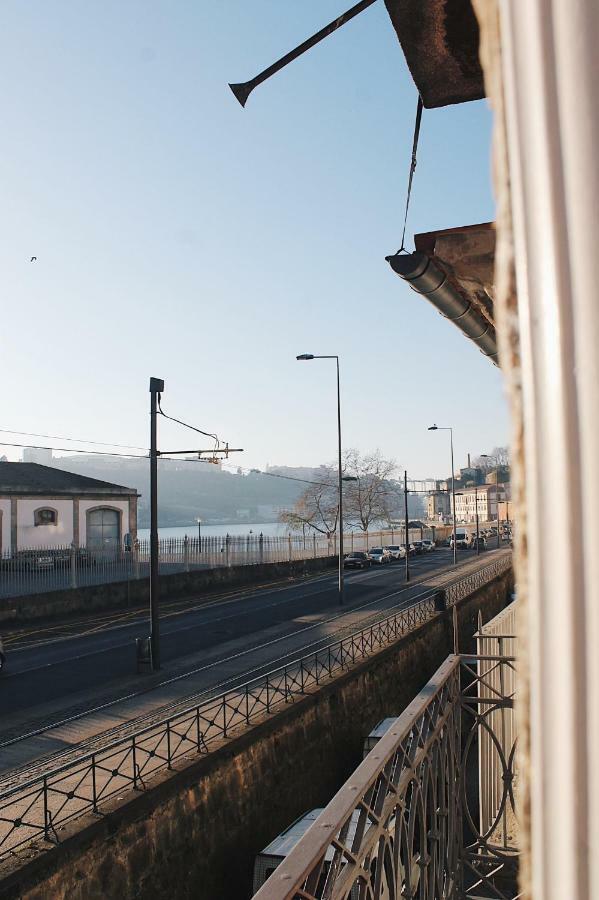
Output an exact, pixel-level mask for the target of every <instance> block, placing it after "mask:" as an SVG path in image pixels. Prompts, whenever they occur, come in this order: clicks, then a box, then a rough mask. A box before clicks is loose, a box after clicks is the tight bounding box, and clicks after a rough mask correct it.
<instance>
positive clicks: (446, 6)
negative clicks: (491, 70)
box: [385, 0, 485, 108]
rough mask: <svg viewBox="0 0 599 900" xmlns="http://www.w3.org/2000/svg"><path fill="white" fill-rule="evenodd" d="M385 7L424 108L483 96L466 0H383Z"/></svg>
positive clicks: (476, 31) (473, 28)
mask: <svg viewBox="0 0 599 900" xmlns="http://www.w3.org/2000/svg"><path fill="white" fill-rule="evenodd" d="M385 5H386V7H387V10H388V12H389V16H390V18H391V22H392V23H393V27H394V28H395V31H396V33H397V37H398V39H399V43H400V44H401V47H402V50H403V52H404V55H405V58H406V62H407V64H408V68H409V70H410V72H411V74H412V78H413V79H414V82H415V84H416V87H417V89H418V91H419V93H420V96H421V97H422V102H423V103H424V106H426V107H427V108H433V107H437V106H449V105H450V104H452V103H465V102H467V101H469V100H480V99H482V98H483V97H484V96H485V84H484V79H483V72H482V68H481V65H480V62H479V58H478V44H479V29H478V20H477V18H476V16H475V14H474V10H473V9H472V4H471V2H470V0H385Z"/></svg>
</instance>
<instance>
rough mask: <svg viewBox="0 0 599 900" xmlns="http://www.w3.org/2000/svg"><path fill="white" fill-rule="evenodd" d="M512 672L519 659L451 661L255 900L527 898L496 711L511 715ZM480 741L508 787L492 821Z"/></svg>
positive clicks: (508, 753) (509, 766) (509, 757)
mask: <svg viewBox="0 0 599 900" xmlns="http://www.w3.org/2000/svg"><path fill="white" fill-rule="evenodd" d="M514 671H515V661H514V658H513V657H507V656H504V657H498V656H488V657H480V656H450V657H448V659H447V660H446V661H445V662H444V663H443V665H442V666H441V667H440V668H439V669H438V670H437V672H436V674H435V675H434V677H433V678H432V679H431V680H430V681H429V682H428V684H427V685H426V687H425V688H424V689H423V690H422V691H421V692H420V693H419V694H418V696H417V697H416V698H415V699H414V700H413V701H412V703H410V705H409V706H408V707H407V709H406V710H405V711H404V712H403V713H402V715H401V716H400V717H399V718H398V719H397V720H396V722H395V725H394V726H392V728H391V729H390V730H389V731H388V732H387V733H386V734H385V736H384V737H383V738H381V740H380V741H379V742H378V744H377V745H376V746H375V747H374V749H373V750H372V751H371V752H370V754H369V755H368V756H367V757H366V759H365V760H364V761H363V762H362V764H361V765H360V766H359V767H358V769H356V771H355V772H354V773H353V775H352V776H351V777H350V779H349V780H348V781H347V783H346V784H345V785H344V786H343V787H342V788H341V790H340V791H339V792H338V793H337V795H336V796H335V797H334V798H333V800H332V801H331V802H330V803H329V805H328V806H327V807H326V809H325V810H324V811H323V812H322V813H321V815H320V816H319V818H318V819H317V820H316V821H315V822H314V824H313V825H312V827H311V828H310V829H309V831H308V832H307V833H306V834H305V835H304V837H303V838H302V839H301V840H300V841H299V842H298V844H297V845H296V846H295V848H294V849H293V850H292V851H291V853H290V854H289V855H288V856H287V858H286V859H285V860H284V861H283V862H282V863H281V864H280V865H279V866H278V867H277V869H276V870H275V871H274V872H273V874H272V875H271V876H270V878H269V879H268V881H267V882H266V883H265V884H264V886H263V887H262V888H261V889H260V890H259V891H258V893H257V894H256V895H255V898H256V900H324V898H326V900H358V898H360V900H362V898H368V900H391V898H399V897H402V898H406V900H412V898H413V900H416V898H418V900H482V898H503V900H508V898H509V900H513V898H516V897H518V896H519V895H518V893H517V886H516V884H517V862H518V850H517V847H516V844H515V840H514V835H515V803H514V793H513V778H514V768H513V766H514V752H513V746H512V747H511V748H510V749H509V750H508V748H507V745H506V744H505V743H503V742H502V741H503V739H504V737H505V735H503V736H502V735H497V734H495V731H494V728H495V727H496V725H497V722H498V721H499V722H501V717H499V720H497V719H496V717H495V716H494V713H495V712H497V711H501V710H505V711H510V713H511V710H512V708H513V703H514V694H513V692H508V691H503V692H502V690H501V686H502V685H507V684H508V683H510V684H513V682H512V681H511V680H510V679H512V677H513V673H514ZM482 734H485V735H490V737H491V740H492V742H493V747H494V748H495V750H496V756H497V759H498V760H499V763H500V769H501V776H502V779H501V780H502V784H503V788H502V791H501V796H500V797H498V798H497V799H498V804H497V812H496V815H495V816H494V817H492V820H491V822H490V823H488V822H484V823H482V822H481V817H480V809H481V805H480V783H479V778H478V774H479V765H480V759H479V744H480V738H481V735H482ZM506 822H507V827H505V825H504V823H506Z"/></svg>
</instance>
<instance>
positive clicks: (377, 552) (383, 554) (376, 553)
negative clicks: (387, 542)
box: [368, 547, 391, 565]
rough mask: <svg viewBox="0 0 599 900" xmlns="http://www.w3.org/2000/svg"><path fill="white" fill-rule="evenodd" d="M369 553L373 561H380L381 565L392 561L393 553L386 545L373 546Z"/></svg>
mask: <svg viewBox="0 0 599 900" xmlns="http://www.w3.org/2000/svg"><path fill="white" fill-rule="evenodd" d="M368 555H369V557H370V559H371V560H372V562H373V563H378V564H379V565H382V564H383V563H390V562H391V554H390V553H389V551H388V550H385V549H384V547H371V548H370V550H369V551H368Z"/></svg>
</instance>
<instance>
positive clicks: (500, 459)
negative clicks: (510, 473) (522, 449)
mask: <svg viewBox="0 0 599 900" xmlns="http://www.w3.org/2000/svg"><path fill="white" fill-rule="evenodd" d="M474 465H475V466H476V468H477V469H482V470H483V471H484V472H491V471H493V469H496V468H497V466H499V467H500V468H502V469H509V466H510V451H509V448H508V447H493V450H492V451H491V453H489V454H488V455H487V456H477V457H476V459H475V460H474Z"/></svg>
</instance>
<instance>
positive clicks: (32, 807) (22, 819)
mask: <svg viewBox="0 0 599 900" xmlns="http://www.w3.org/2000/svg"><path fill="white" fill-rule="evenodd" d="M510 565H511V557H510V555H509V554H507V555H505V556H502V557H500V558H498V559H496V560H495V561H494V562H493V563H491V564H490V565H488V566H485V568H484V569H483V570H482V571H483V572H485V573H486V581H487V582H488V581H491V580H492V579H494V578H495V577H497V576H498V575H501V574H502V573H503V572H505V571H506V570H507V569H508V568H509V567H510ZM481 583H485V581H484V579H483V580H482V582H481ZM438 592H439V589H438V588H437V589H433V590H431V594H430V596H427V597H425V598H424V599H422V600H420V601H419V602H417V603H415V604H414V605H412V606H410V607H408V608H407V609H403V610H400V611H396V612H394V613H392V614H391V615H389V616H386V617H385V618H382V619H380V620H379V621H377V622H372V623H370V624H369V625H368V626H367V627H365V628H362V629H361V630H359V631H356V632H354V633H353V634H350V635H348V636H346V637H343V638H341V639H340V640H337V641H335V642H333V643H331V644H329V645H327V646H325V647H323V648H321V649H319V650H316V651H314V652H313V653H311V654H309V655H307V656H303V657H301V658H300V659H297V660H295V661H293V662H290V663H288V664H287V665H285V666H282V667H280V668H278V669H275V670H274V671H271V672H269V673H267V674H265V675H261V676H259V677H258V678H254V679H252V680H251V681H248V682H247V683H246V684H243V685H241V686H239V687H236V688H234V689H231V690H229V691H227V692H225V693H223V694H221V695H220V696H218V697H215V698H211V699H208V700H205V699H204V700H199V701H198V702H196V703H192V702H191V701H190V705H189V707H188V708H186V709H184V710H182V711H179V712H176V713H174V714H172V715H171V716H169V717H168V718H164V719H161V720H160V721H155V722H152V723H151V724H149V725H146V726H145V727H140V726H138V727H137V728H134V729H133V730H131V731H129V732H128V733H127V734H126V735H125V736H123V737H121V738H119V739H114V740H112V741H111V742H110V743H108V744H106V746H104V747H103V748H102V749H98V750H95V751H93V752H90V753H87V754H84V755H82V756H81V757H80V758H77V759H75V760H69V762H67V763H65V764H64V765H56V766H55V767H54V768H53V769H52V770H50V771H46V772H44V773H43V774H39V775H37V776H36V777H34V778H31V779H30V780H26V781H24V782H23V783H21V784H19V785H17V786H14V787H11V789H9V790H6V791H3V792H1V793H0V858H1V857H2V856H3V855H5V854H6V853H9V852H11V851H14V850H16V849H17V848H19V847H21V846H23V845H25V844H27V843H29V842H31V841H33V840H36V839H44V840H46V841H55V842H56V841H58V840H59V838H60V835H59V830H60V828H61V827H63V826H64V825H66V824H67V823H68V822H70V821H71V820H72V819H74V818H76V817H78V816H81V815H82V814H84V813H88V812H97V811H98V810H99V809H100V807H101V806H102V804H103V803H105V802H106V801H107V800H109V799H111V798H114V797H116V796H122V794H123V792H126V791H127V790H143V789H145V788H146V786H147V782H148V781H149V780H150V779H151V778H152V777H153V776H154V775H156V774H157V773H158V772H159V771H162V770H165V769H166V770H169V769H172V768H173V765H174V763H176V762H177V761H185V760H187V759H191V758H193V757H196V756H198V755H202V754H206V753H209V752H210V751H211V750H213V749H214V748H216V747H217V746H219V745H220V744H222V743H223V742H224V741H226V740H227V739H228V738H229V737H231V736H232V734H233V733H234V732H236V731H237V730H239V729H241V728H243V727H247V726H248V725H252V724H255V723H256V722H257V721H259V720H260V719H261V718H263V717H264V716H265V715H268V714H269V713H271V712H273V711H275V710H276V709H277V708H279V707H280V706H282V705H284V704H287V703H291V702H293V701H294V700H295V699H297V698H300V697H302V696H304V695H305V694H307V693H310V692H311V691H313V690H315V689H317V688H318V687H319V686H320V685H321V684H322V683H324V682H326V681H328V680H330V679H331V678H334V677H335V676H336V675H338V674H339V673H341V672H343V671H346V670H347V669H349V668H351V667H352V666H353V665H355V664H356V663H358V662H359V661H361V660H363V659H365V658H367V657H368V656H370V655H371V654H373V653H376V652H377V651H378V650H380V649H381V648H383V647H385V646H388V645H389V644H391V643H393V642H394V641H396V640H397V639H398V638H400V637H402V636H403V635H405V634H407V633H409V632H410V631H413V630H414V629H415V628H418V627H419V626H420V625H422V624H424V623H425V622H427V621H429V620H430V619H431V618H432V617H433V616H434V615H435V611H436V604H435V595H436V594H438Z"/></svg>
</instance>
